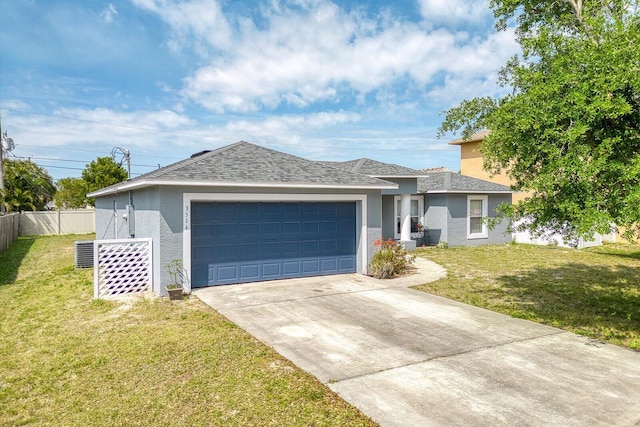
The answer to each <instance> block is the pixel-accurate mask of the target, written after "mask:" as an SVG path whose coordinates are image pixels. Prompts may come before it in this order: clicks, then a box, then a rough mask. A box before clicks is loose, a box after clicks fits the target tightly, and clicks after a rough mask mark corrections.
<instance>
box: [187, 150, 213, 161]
mask: <svg viewBox="0 0 640 427" xmlns="http://www.w3.org/2000/svg"><path fill="white" fill-rule="evenodd" d="M210 152H211V150H202V151H198V152H197V153H195V154H192V155H191V158H192V159H193V158H194V157H198V156H202V155H203V154H207V153H210Z"/></svg>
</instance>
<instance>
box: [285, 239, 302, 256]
mask: <svg viewBox="0 0 640 427" xmlns="http://www.w3.org/2000/svg"><path fill="white" fill-rule="evenodd" d="M301 246H302V242H284V243H282V256H283V257H285V258H294V257H299V256H301V255H302V251H301Z"/></svg>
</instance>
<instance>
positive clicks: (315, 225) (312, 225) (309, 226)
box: [302, 221, 320, 236]
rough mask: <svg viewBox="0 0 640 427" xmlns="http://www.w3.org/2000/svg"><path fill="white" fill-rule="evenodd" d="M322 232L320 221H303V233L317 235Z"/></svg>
mask: <svg viewBox="0 0 640 427" xmlns="http://www.w3.org/2000/svg"><path fill="white" fill-rule="evenodd" d="M319 232H320V222H319V221H304V222H303V223H302V233H303V234H304V235H305V236H317V235H318V233H319Z"/></svg>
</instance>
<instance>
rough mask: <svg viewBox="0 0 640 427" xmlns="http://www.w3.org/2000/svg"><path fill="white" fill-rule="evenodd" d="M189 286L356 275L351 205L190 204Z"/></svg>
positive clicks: (342, 203)
mask: <svg viewBox="0 0 640 427" xmlns="http://www.w3.org/2000/svg"><path fill="white" fill-rule="evenodd" d="M191 209H192V210H191V226H192V228H191V282H192V286H193V287H196V288H197V287H204V286H212V285H224V284H230V283H243V282H255V281H261V280H273V279H282V278H290V277H304V276H318V275H325V274H338V273H353V272H355V271H356V204H355V202H331V203H327V202H321V203H244V202H239V203H227V202H215V203H212V202H206V203H204V202H202V203H198V202H194V203H192V207H191Z"/></svg>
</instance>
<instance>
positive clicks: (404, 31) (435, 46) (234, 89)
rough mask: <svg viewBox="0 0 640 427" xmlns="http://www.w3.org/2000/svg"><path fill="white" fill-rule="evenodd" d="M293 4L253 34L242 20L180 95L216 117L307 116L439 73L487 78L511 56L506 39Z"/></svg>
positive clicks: (317, 0)
mask: <svg viewBox="0 0 640 427" xmlns="http://www.w3.org/2000/svg"><path fill="white" fill-rule="evenodd" d="M296 4H298V6H299V7H296V8H293V7H289V6H290V5H291V2H285V1H283V2H274V3H272V5H274V7H272V8H271V9H265V10H264V11H263V18H264V20H265V22H266V24H264V25H261V26H260V27H259V28H258V26H256V25H254V24H253V22H252V21H250V20H248V18H245V19H243V20H242V21H243V24H242V25H240V26H239V27H238V28H237V29H236V31H237V35H236V36H235V37H234V39H235V40H236V42H234V44H233V46H232V47H230V48H229V49H228V50H227V51H225V52H223V53H222V54H219V55H216V56H213V57H212V58H211V59H210V63H209V64H208V65H205V66H203V67H201V68H199V69H198V70H196V71H195V72H194V73H193V74H191V75H190V76H188V77H187V78H185V79H184V87H183V90H182V92H181V93H182V95H183V96H185V97H186V98H188V99H190V100H192V101H194V102H196V103H198V104H200V105H202V106H204V107H205V108H207V109H209V110H212V111H216V112H219V113H223V112H225V111H234V112H244V113H246V112H255V111H260V110H263V109H267V110H269V109H275V108H276V107H278V106H280V105H283V104H284V105H290V106H295V107H297V108H305V107H308V106H310V105H313V104H314V103H319V102H336V103H338V102H340V101H341V100H343V99H344V97H350V96H353V95H354V93H355V95H356V96H357V97H358V99H360V100H362V99H363V97H364V96H365V95H366V94H368V93H371V92H375V91H380V90H384V88H385V87H387V86H388V85H394V84H396V83H397V82H398V81H401V80H403V79H407V78H409V79H411V80H412V81H414V82H417V83H418V84H419V85H420V86H421V87H422V88H425V87H426V86H428V85H430V84H433V81H434V77H435V76H437V75H439V74H442V73H445V74H448V73H453V74H454V77H457V76H458V75H460V74H470V75H477V74H480V73H487V72H493V71H495V70H496V69H497V68H498V67H499V65H500V64H502V63H504V61H505V60H506V59H507V58H508V57H509V56H510V55H511V54H513V53H514V52H515V51H516V49H517V45H516V44H515V42H514V41H513V34H512V33H501V34H500V35H497V36H496V35H491V36H489V37H488V38H479V37H476V38H470V37H469V36H468V35H467V34H466V33H455V32H453V31H451V30H448V29H446V28H440V29H436V30H433V31H427V30H425V28H424V27H423V26H421V25H420V24H419V23H414V22H409V21H398V20H394V19H390V18H389V16H388V11H386V12H384V13H382V12H381V14H380V15H379V16H377V17H374V18H371V17H366V16H364V15H363V14H360V13H358V12H357V11H356V12H345V11H344V10H342V9H340V8H339V7H338V6H336V5H335V4H333V3H331V2H330V1H326V0H314V1H306V2H299V3H296ZM464 5H465V3H462V2H458V3H454V10H455V12H456V13H458V14H463V13H472V12H475V11H476V9H478V10H480V9H481V7H480V6H477V7H476V6H469V7H467V9H468V10H467V9H464V8H463V6H464ZM427 6H428V7H431V8H435V6H436V3H429V2H423V7H427ZM465 7H466V6H465ZM463 9H464V10H463Z"/></svg>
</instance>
